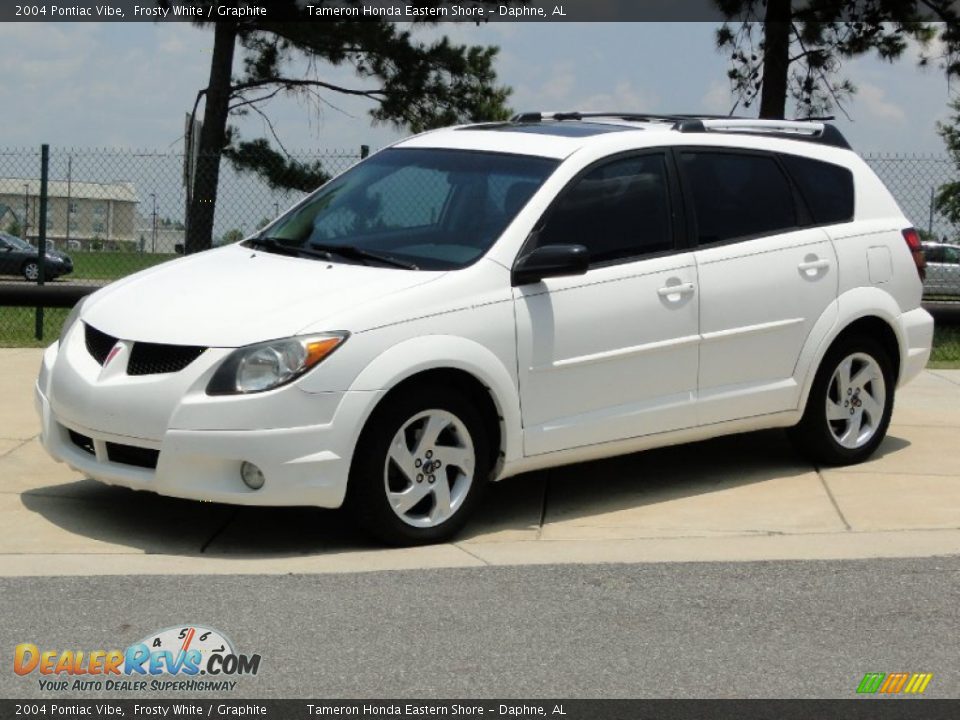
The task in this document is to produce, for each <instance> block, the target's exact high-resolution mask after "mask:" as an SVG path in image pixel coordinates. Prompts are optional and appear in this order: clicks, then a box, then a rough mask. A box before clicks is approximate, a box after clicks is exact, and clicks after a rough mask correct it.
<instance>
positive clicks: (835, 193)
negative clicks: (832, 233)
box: [780, 155, 853, 225]
mask: <svg viewBox="0 0 960 720" xmlns="http://www.w3.org/2000/svg"><path fill="white" fill-rule="evenodd" d="M780 157H781V159H782V160H783V164H784V165H785V166H786V168H787V172H788V173H790V176H791V177H792V178H793V181H794V182H795V183H796V184H797V187H798V188H799V189H800V194H801V195H802V196H803V199H804V200H805V201H806V203H807V207H808V208H809V209H810V214H811V215H812V216H813V221H814V223H816V224H817V225H832V224H833V223H842V222H850V221H851V220H853V173H851V172H850V171H849V170H847V169H846V168H845V167H840V166H839V165H833V164H832V163H826V162H820V161H819V160H811V159H810V158H803V157H797V156H796V155H781V156H780Z"/></svg>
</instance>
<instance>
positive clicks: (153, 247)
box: [150, 193, 157, 253]
mask: <svg viewBox="0 0 960 720" xmlns="http://www.w3.org/2000/svg"><path fill="white" fill-rule="evenodd" d="M150 197H151V198H153V215H152V217H153V240H152V241H151V243H150V252H152V253H156V252H157V194H156V193H150Z"/></svg>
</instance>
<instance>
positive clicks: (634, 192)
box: [537, 153, 674, 265]
mask: <svg viewBox="0 0 960 720" xmlns="http://www.w3.org/2000/svg"><path fill="white" fill-rule="evenodd" d="M667 182H668V180H667V171H666V161H665V158H664V156H663V154H660V153H657V154H647V155H637V156H632V157H627V158H621V159H618V160H613V161H611V162H608V163H605V164H602V165H599V166H597V167H595V168H593V169H592V170H590V171H589V172H587V174H586V175H583V176H582V177H581V178H579V179H578V180H575V181H574V184H573V185H571V186H569V187H568V188H567V189H566V190H565V191H564V193H563V194H562V195H561V197H560V199H559V201H558V202H557V204H556V205H555V206H554V207H553V208H552V209H551V210H550V214H549V216H548V217H547V220H546V223H545V224H544V226H543V228H542V230H541V231H540V234H539V237H538V238H537V245H538V246H541V247H542V246H544V245H583V246H585V247H586V248H587V250H588V251H589V252H590V264H591V265H595V264H598V263H604V262H609V261H614V260H620V259H625V258H632V257H638V256H642V255H648V254H651V253H657V252H661V251H664V250H671V249H673V247H674V244H673V234H672V230H671V226H670V204H669V195H668V191H667V187H668V185H667Z"/></svg>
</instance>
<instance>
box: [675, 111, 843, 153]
mask: <svg viewBox="0 0 960 720" xmlns="http://www.w3.org/2000/svg"><path fill="white" fill-rule="evenodd" d="M675 129H676V130H679V131H680V132H683V133H689V132H739V133H744V134H747V135H772V136H774V137H781V138H789V139H791V140H804V141H807V142H814V143H819V144H821V145H831V146H833V147H839V148H844V149H846V150H850V149H851V148H850V143H848V142H847V139H846V138H845V137H844V136H843V134H842V133H841V132H840V131H839V130H837V128H836V127H835V126H833V125H830V124H829V123H825V122H818V121H816V122H811V121H807V120H760V119H743V118H704V119H699V118H691V119H690V120H688V121H687V122H683V123H679V124H678V125H677V126H676V127H675Z"/></svg>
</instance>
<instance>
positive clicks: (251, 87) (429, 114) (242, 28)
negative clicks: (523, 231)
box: [158, 0, 510, 252]
mask: <svg viewBox="0 0 960 720" xmlns="http://www.w3.org/2000/svg"><path fill="white" fill-rule="evenodd" d="M448 1H449V0H410V4H411V5H414V6H419V7H429V6H436V5H437V4H439V3H443V2H448ZM158 3H159V4H160V5H169V4H170V0H158ZM192 4H193V5H194V6H198V7H200V8H202V9H203V11H204V15H203V16H204V17H206V10H207V8H208V7H209V6H211V4H216V5H219V6H223V5H225V4H226V3H224V2H222V0H220V1H219V2H216V3H213V1H212V0H194V2H193V3H192ZM309 7H311V6H308V5H307V4H306V3H300V2H297V0H275V1H274V2H273V3H271V12H272V13H282V14H283V15H282V16H283V17H285V18H288V19H289V20H286V21H284V22H277V21H270V20H265V19H263V18H258V17H249V18H240V19H235V20H227V21H225V20H222V19H221V20H218V21H217V22H210V21H199V22H197V24H198V25H201V26H208V25H213V33H214V37H213V53H212V57H211V61H210V78H209V82H208V84H207V87H205V88H203V89H202V90H200V91H199V92H198V93H197V98H196V102H195V105H194V113H196V110H197V108H198V107H199V104H200V102H201V100H202V101H203V103H204V108H203V128H202V130H201V132H200V138H199V148H198V158H197V165H196V169H195V180H194V185H193V189H192V190H193V191H192V194H191V198H190V204H189V208H188V212H187V252H195V251H197V250H202V249H205V248H207V247H209V246H210V241H211V236H212V231H213V218H214V212H215V208H216V200H217V184H218V180H219V161H220V157H221V154H223V155H224V156H226V157H227V158H228V159H229V160H230V161H231V162H232V163H233V165H234V166H235V167H237V168H238V169H240V170H245V171H251V172H256V173H258V174H260V175H262V176H263V177H264V178H265V179H266V181H267V182H268V183H269V184H270V185H272V186H274V187H284V188H295V189H297V190H310V189H313V188H315V187H316V186H317V185H319V184H321V183H322V182H323V181H324V180H326V179H327V174H326V173H325V172H324V170H323V168H322V166H321V165H320V164H319V163H301V162H297V161H295V160H294V159H292V158H291V157H290V156H289V155H288V154H287V153H286V151H285V150H284V148H283V145H282V143H281V142H280V139H279V138H278V137H277V134H276V133H275V132H273V127H272V125H271V124H270V120H269V118H268V117H267V115H266V114H265V113H264V111H263V110H262V109H261V106H262V104H263V103H264V102H266V101H268V100H270V99H271V98H273V97H275V96H277V95H279V94H287V95H291V96H294V97H298V98H301V99H305V100H307V101H311V102H314V103H323V102H326V101H325V99H324V95H325V94H330V93H334V94H336V93H339V94H343V95H351V96H356V97H363V98H367V99H369V100H371V101H373V103H374V106H373V108H372V109H371V110H370V116H371V118H372V120H373V121H374V122H378V123H389V124H393V125H395V126H397V127H405V128H408V129H409V130H411V131H413V132H420V131H422V130H426V129H429V128H432V127H438V126H442V125H449V124H452V123H456V122H462V121H474V120H497V119H504V118H505V117H506V116H507V114H508V111H507V108H506V105H505V103H506V99H507V97H508V95H509V92H510V91H509V89H508V88H505V87H502V86H499V85H497V82H496V73H495V72H494V69H493V61H494V58H495V57H496V54H497V52H498V49H497V48H496V47H481V46H470V47H468V46H463V45H454V44H452V43H451V42H450V41H449V40H448V39H447V38H443V39H441V40H437V41H433V42H429V43H426V42H421V41H418V40H416V39H415V37H414V35H413V33H412V32H411V31H410V30H409V29H406V28H405V27H404V26H401V25H400V24H396V23H391V22H388V21H386V20H384V19H380V18H377V19H372V20H366V21H363V22H358V21H350V20H326V19H325V20H323V21H322V22H321V21H318V20H317V19H316V18H311V17H310V15H309V9H308V8H309ZM292 20H295V21H292ZM421 24H422V23H421ZM238 44H239V46H240V48H241V52H242V53H243V70H242V72H241V73H240V75H239V76H238V77H233V74H232V68H233V61H234V53H235V50H236V47H237V45H238ZM297 60H306V62H307V63H308V67H309V69H310V70H309V77H301V76H299V75H297V73H295V72H294V71H293V70H292V66H293V64H294V63H295V62H296V61H297ZM334 66H338V67H339V66H344V67H349V68H351V69H352V70H353V72H354V74H355V76H356V78H357V81H356V85H355V86H347V85H342V84H338V83H335V82H332V81H330V80H329V79H328V78H325V77H324V76H323V74H322V73H321V69H322V68H330V67H334ZM251 112H252V113H257V114H259V115H260V116H261V117H262V118H263V119H264V121H265V122H266V124H267V127H268V128H269V129H270V133H271V134H272V136H273V140H274V141H275V142H276V143H277V145H279V147H280V152H278V151H277V150H275V149H273V148H272V147H271V145H270V142H269V141H268V140H266V139H264V138H260V139H255V140H250V141H245V140H243V139H241V138H240V136H239V133H238V132H237V130H236V128H234V127H231V126H229V118H230V116H231V115H233V116H237V115H242V114H246V113H251Z"/></svg>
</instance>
